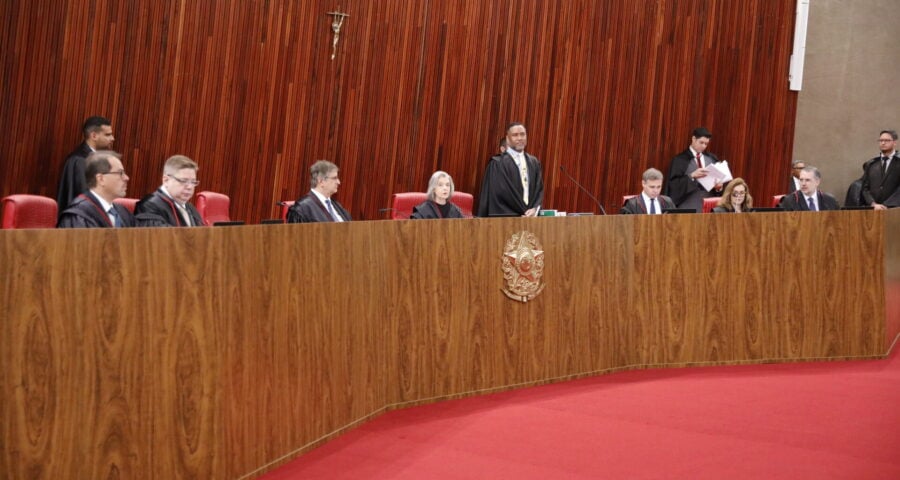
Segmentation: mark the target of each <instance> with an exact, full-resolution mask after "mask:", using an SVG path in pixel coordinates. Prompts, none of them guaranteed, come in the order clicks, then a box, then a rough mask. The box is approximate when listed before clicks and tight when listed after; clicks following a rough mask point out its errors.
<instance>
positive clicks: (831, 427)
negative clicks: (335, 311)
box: [262, 351, 900, 480]
mask: <svg viewBox="0 0 900 480" xmlns="http://www.w3.org/2000/svg"><path fill="white" fill-rule="evenodd" d="M262 478H264V479H265V480H276V479H278V480H283V479H319V478H321V479H517V480H518V479H587V478H591V479H594V478H609V479H639V478H659V479H680V478H689V479H706V478H709V479H744V478H753V479H756V478H759V479H792V480H796V479H829V478H840V479H854V480H859V479H893V480H896V479H900V355H898V353H897V352H896V351H895V352H894V354H893V355H892V356H891V358H889V359H887V360H874V361H854V362H827V363H796V364H784V365H755V366H736V367H707V368H689V369H663V370H645V371H635V372H626V373H619V374H613V375H605V376H600V377H594V378H589V379H583V380H578V381H572V382H565V383H559V384H554V385H548V386H542V387H535V388H528V389H522V390H516V391H511V392H505V393H500V394H494V395H487V396H481V397H474V398H468V399H463V400H456V401H446V402H441V403H436V404H432V405H426V406H422V407H416V408H410V409H405V410H398V411H394V412H390V413H388V414H386V415H383V416H381V417H379V418H377V419H375V420H373V421H371V422H369V423H367V424H365V425H363V426H361V427H360V428H358V429H356V430H353V431H351V432H349V433H347V434H346V435H344V436H342V437H339V438H337V439H335V440H333V441H331V442H329V443H326V444H325V445H323V446H321V447H319V448H318V449H315V450H313V451H311V452H309V453H307V454H306V455H303V456H302V457H300V458H299V459H297V460H295V461H294V462H292V463H290V464H287V465H285V466H284V467H282V468H280V469H278V470H276V471H274V472H271V473H270V474H268V475H266V476H264V477H262Z"/></svg>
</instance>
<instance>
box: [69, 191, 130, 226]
mask: <svg viewBox="0 0 900 480" xmlns="http://www.w3.org/2000/svg"><path fill="white" fill-rule="evenodd" d="M88 196H91V197H93V195H91V194H90V193H89V192H88V193H85V194H83V195H79V196H77V197H75V199H74V200H72V203H71V204H69V208H67V209H65V210H64V211H63V213H62V215H60V217H59V222H58V223H57V224H56V228H111V227H112V225H110V223H109V217H108V216H107V215H106V213H104V212H103V210H102V209H101V208H100V206H99V205H100V203H99V202H98V201H96V200H92V199H91V198H89V197H88ZM116 212H118V209H117V210H116Z"/></svg>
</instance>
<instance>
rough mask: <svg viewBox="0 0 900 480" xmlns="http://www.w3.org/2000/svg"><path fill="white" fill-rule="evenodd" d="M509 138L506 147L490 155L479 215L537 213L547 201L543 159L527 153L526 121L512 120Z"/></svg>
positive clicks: (483, 183)
mask: <svg viewBox="0 0 900 480" xmlns="http://www.w3.org/2000/svg"><path fill="white" fill-rule="evenodd" d="M506 142H507V144H508V145H507V148H506V151H504V152H502V153H500V154H499V155H495V156H494V157H493V158H491V160H490V161H489V162H488V165H487V169H486V170H485V172H484V181H483V182H482V184H481V193H480V194H479V196H478V216H479V217H491V216H523V217H534V216H537V214H538V211H539V210H540V208H541V203H542V202H543V201H544V175H543V171H542V169H541V162H540V160H538V159H537V157H535V156H534V155H530V154H528V153H525V146H526V145H527V143H528V133H527V132H526V130H525V125H522V124H521V123H518V122H513V123H510V124H509V126H507V127H506Z"/></svg>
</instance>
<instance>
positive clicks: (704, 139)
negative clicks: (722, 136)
mask: <svg viewBox="0 0 900 480" xmlns="http://www.w3.org/2000/svg"><path fill="white" fill-rule="evenodd" d="M711 138H712V133H710V132H709V130H707V129H705V128H703V127H698V128H695V129H694V131H693V132H692V135H691V145H690V146H689V147H688V149H687V150H685V151H683V152H681V153H679V154H678V155H676V156H675V158H673V159H672V164H671V165H670V166H669V180H668V182H666V191H665V194H666V195H667V196H668V197H670V198H671V199H672V201H673V202H675V205H677V206H678V208H689V209H692V210H696V211H697V212H700V211H701V210H702V209H703V199H704V198H707V197H717V196H721V195H722V184H721V183H716V185H715V187H713V189H712V190H711V191H706V189H705V188H703V186H702V185H700V183H699V182H697V180H698V179H700V178H703V177H705V176H706V175H707V170H706V167H707V166H709V165H711V164H713V163H718V162H719V159H718V158H716V156H715V155H713V154H711V153H709V152H707V151H706V147H708V146H709V141H710V139H711Z"/></svg>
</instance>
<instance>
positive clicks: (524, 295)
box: [501, 230, 544, 303]
mask: <svg viewBox="0 0 900 480" xmlns="http://www.w3.org/2000/svg"><path fill="white" fill-rule="evenodd" d="M501 268H502V269H503V279H504V280H505V281H506V286H505V287H504V288H502V289H501V290H502V291H503V293H504V294H506V296H507V297H509V298H511V299H513V300H517V301H520V302H523V303H524V302H527V301H529V300H533V299H534V297H537V296H538V295H539V294H540V293H541V291H543V290H544V283H543V282H542V280H541V277H542V276H543V275H544V250H543V249H542V247H541V244H540V243H539V242H538V240H537V237H535V236H534V234H533V233H531V232H527V231H524V230H523V231H521V232H519V233H514V234H513V235H512V237H510V238H509V240H507V241H506V248H505V249H504V250H503V257H502V260H501Z"/></svg>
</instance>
